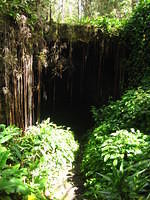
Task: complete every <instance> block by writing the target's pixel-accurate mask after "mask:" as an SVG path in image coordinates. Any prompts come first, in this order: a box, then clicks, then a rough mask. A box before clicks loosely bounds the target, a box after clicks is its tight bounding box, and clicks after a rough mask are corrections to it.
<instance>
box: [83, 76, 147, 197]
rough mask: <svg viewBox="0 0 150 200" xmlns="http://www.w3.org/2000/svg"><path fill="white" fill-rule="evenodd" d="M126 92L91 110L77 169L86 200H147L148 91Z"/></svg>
mask: <svg viewBox="0 0 150 200" xmlns="http://www.w3.org/2000/svg"><path fill="white" fill-rule="evenodd" d="M147 80H148V79H146V78H144V81H143V84H144V85H143V86H141V87H140V88H137V89H132V90H128V91H127V92H126V93H125V94H124V95H123V96H122V98H121V99H120V100H118V101H116V102H110V104H109V105H108V106H104V107H103V108H100V109H98V110H97V109H96V108H93V109H92V110H93V114H94V119H95V122H96V125H95V128H94V129H93V131H92V132H91V133H90V134H89V140H88V143H87V144H86V145H85V149H84V155H83V161H82V167H81V170H82V172H83V174H84V175H85V180H86V181H85V187H86V191H87V192H85V196H86V197H87V198H88V199H149V182H150V176H149V170H150V168H149V167H150V166H149V161H150V160H149V159H150V156H149V151H150V136H149V135H145V134H144V133H149V130H150V123H149V121H150V112H149V110H150V107H149V105H150V88H149V86H148V84H146V83H148V82H147Z"/></svg>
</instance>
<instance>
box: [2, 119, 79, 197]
mask: <svg viewBox="0 0 150 200" xmlns="http://www.w3.org/2000/svg"><path fill="white" fill-rule="evenodd" d="M0 127H1V134H0V141H1V144H0V145H1V146H0V196H1V197H2V199H3V197H5V198H6V197H8V199H10V197H13V198H14V199H19V198H21V199H26V198H28V199H41V200H44V199H47V198H54V199H55V184H56V183H55V182H56V180H57V178H58V176H59V175H60V174H61V173H62V172H63V170H65V169H66V167H68V166H70V167H71V166H72V163H73V161H74V153H75V151H76V150H77V148H78V144H77V143H76V142H75V140H74V137H73V134H72V132H71V131H70V129H69V128H65V127H58V126H57V125H55V124H53V123H52V122H50V121H49V119H48V120H46V121H44V122H43V123H41V124H37V126H32V127H29V128H28V130H27V131H26V132H25V133H24V135H22V133H21V130H20V129H18V128H17V127H15V126H9V127H6V126H5V125H1V126H0ZM57 181H58V180H57ZM0 199H1V198H0Z"/></svg>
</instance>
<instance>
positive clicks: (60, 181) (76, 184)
mask: <svg viewBox="0 0 150 200" xmlns="http://www.w3.org/2000/svg"><path fill="white" fill-rule="evenodd" d="M81 159H82V145H81V146H80V148H79V150H78V152H77V155H76V158H75V162H74V163H73V165H72V166H66V168H65V170H63V171H62V172H61V173H60V175H59V177H58V178H57V181H56V185H55V194H54V197H53V198H52V199H53V200H84V199H83V197H82V194H83V191H84V186H83V180H82V175H81V172H80V164H81Z"/></svg>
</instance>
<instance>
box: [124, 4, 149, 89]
mask: <svg viewBox="0 0 150 200" xmlns="http://www.w3.org/2000/svg"><path fill="white" fill-rule="evenodd" d="M149 26H150V1H149V0H142V1H141V2H140V4H139V6H138V7H137V9H136V10H135V11H134V13H133V15H132V17H131V18H130V19H129V20H128V21H127V23H126V25H125V27H124V28H123V31H122V35H123V39H124V41H125V43H126V46H127V49H128V52H127V54H128V59H127V61H125V62H124V64H125V65H126V72H127V74H126V79H125V84H126V86H127V87H128V86H130V87H135V86H137V85H138V84H139V81H140V80H141V78H142V77H143V75H144V74H145V73H146V71H147V70H148V69H149V67H150V60H149V52H150V42H149V41H150V29H149Z"/></svg>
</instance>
